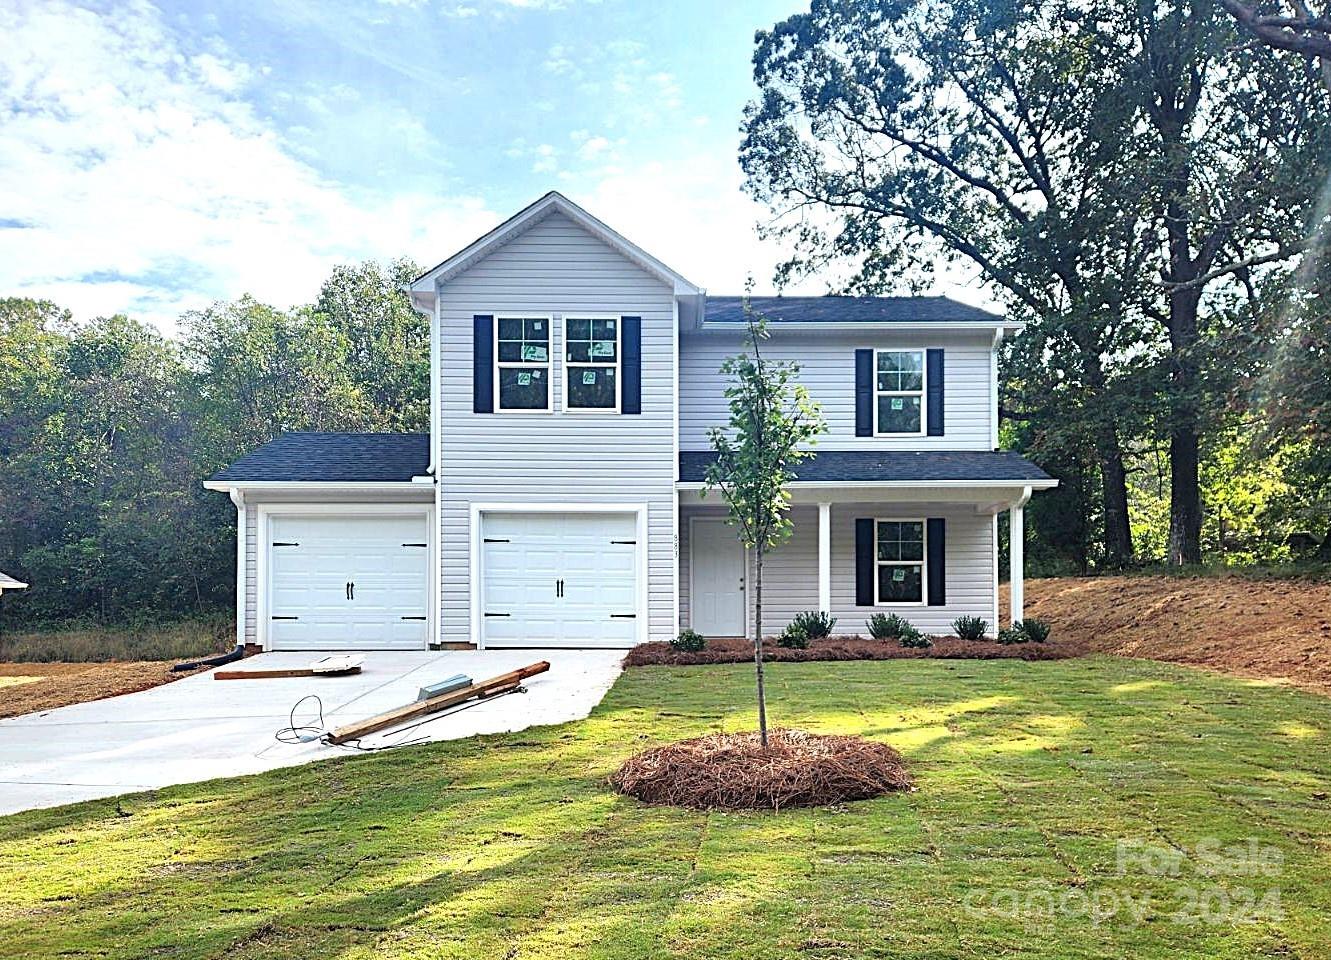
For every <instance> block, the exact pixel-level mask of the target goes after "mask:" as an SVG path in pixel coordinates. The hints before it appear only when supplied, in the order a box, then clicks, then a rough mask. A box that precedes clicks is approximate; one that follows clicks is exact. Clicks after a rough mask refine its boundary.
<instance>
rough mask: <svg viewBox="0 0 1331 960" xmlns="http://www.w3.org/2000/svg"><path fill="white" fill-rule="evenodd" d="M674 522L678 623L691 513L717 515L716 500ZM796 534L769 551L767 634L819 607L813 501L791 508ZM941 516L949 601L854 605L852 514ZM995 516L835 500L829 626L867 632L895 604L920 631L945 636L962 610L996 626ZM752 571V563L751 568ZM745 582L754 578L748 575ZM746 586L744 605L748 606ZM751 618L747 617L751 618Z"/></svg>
mask: <svg viewBox="0 0 1331 960" xmlns="http://www.w3.org/2000/svg"><path fill="white" fill-rule="evenodd" d="M681 512H682V514H683V517H682V519H681V521H680V534H681V542H680V551H679V557H680V561H679V562H680V575H679V579H680V607H679V615H680V625H681V626H682V627H683V626H688V625H689V596H688V591H687V584H688V581H689V550H688V546H689V544H688V540H687V531H688V528H689V525H688V518H689V517H690V516H720V515H722V511H719V510H717V508H715V507H686V508H684V509H683V510H682V511H681ZM790 516H791V520H792V522H793V523H794V533H793V534H792V536H791V538H790V539H789V540H788V541H786V542H785V543H783V544H782V545H781V546H780V547H778V548H777V549H775V550H773V551H771V552H770V553H768V554H767V558H766V561H765V562H764V575H763V632H764V634H766V635H768V636H773V635H775V634H777V633H780V632H781V631H782V630H783V629H785V626H786V624H788V623H789V622H790V621H791V620H792V619H794V617H795V615H796V614H797V613H800V612H801V611H804V610H817V609H818V508H817V507H815V506H803V505H801V506H796V507H794V508H793V509H792V510H791V514H790ZM893 516H897V517H909V516H918V517H924V516H929V517H943V518H944V519H946V520H947V534H946V536H947V549H946V557H945V565H946V573H947V603H946V604H945V605H943V606H939V607H930V606H922V605H919V604H897V605H890V604H888V605H883V606H874V607H860V606H856V605H855V520H856V518H857V517H874V518H877V517H893ZM993 529H994V525H993V518H992V517H990V516H987V515H981V514H977V513H975V510H974V508H973V507H971V506H969V505H966V506H958V505H956V504H951V505H949V504H919V503H911V504H902V503H897V504H892V503H837V504H833V506H832V558H831V559H832V584H831V586H832V610H831V613H832V615H833V616H834V617H836V618H837V625H836V628H835V629H834V630H833V633H834V634H836V635H839V636H852V635H855V634H858V635H860V636H866V637H867V636H868V631H867V630H866V629H865V626H864V621H865V620H867V619H868V618H869V617H870V616H871V615H872V614H874V613H877V612H883V613H888V612H892V611H895V612H897V613H899V614H900V615H901V616H903V617H905V618H906V619H907V620H909V621H910V622H911V623H913V624H914V625H915V626H917V627H918V628H919V629H920V630H922V631H924V632H925V633H928V634H933V635H949V634H951V632H952V621H953V620H955V619H956V618H957V617H961V616H974V617H982V618H984V619H985V620H987V621H988V622H989V628H990V631H991V632H992V630H993V629H994V596H995V591H996V584H995V583H994V568H993ZM750 573H752V569H750ZM749 582H750V583H752V577H751V576H750V581H749ZM753 600H754V598H753V595H752V590H750V596H749V608H750V611H752V608H753ZM750 622H752V621H750Z"/></svg>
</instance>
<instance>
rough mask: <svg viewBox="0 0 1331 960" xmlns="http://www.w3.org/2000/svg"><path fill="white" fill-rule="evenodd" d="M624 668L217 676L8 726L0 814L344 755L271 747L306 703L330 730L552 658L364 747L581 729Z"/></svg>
mask: <svg viewBox="0 0 1331 960" xmlns="http://www.w3.org/2000/svg"><path fill="white" fill-rule="evenodd" d="M319 656H320V655H319V654H317V653H316V654H311V653H295V652H293V653H265V654H260V655H259V656H257V657H251V658H249V659H248V660H244V661H241V662H239V663H233V664H228V665H227V666H226V667H223V668H222V669H227V670H235V669H244V670H274V669H287V668H296V667H308V666H309V665H310V663H311V662H312V661H313V660H316V659H318V657H319ZM623 656H624V651H623V650H485V651H472V650H445V651H438V652H435V651H420V652H414V651H412V652H405V651H395V652H389V651H374V652H370V653H367V654H366V655H365V664H364V666H363V668H362V672H361V673H359V674H354V675H352V676H345V677H317V676H316V677H291V678H277V679H268V680H214V679H213V677H212V673H211V672H209V673H204V674H199V675H196V676H191V677H186V678H185V679H183V680H177V681H174V682H173V683H167V684H163V685H162V686H160V687H153V688H152V689H151V690H144V691H143V692H141V693H131V694H126V695H125V696H121V697H113V698H111V699H109V700H96V701H93V702H91V703H79V704H75V705H73V706H69V707H60V708H59V709H56V710H47V711H44V712H42V713H34V714H27V715H25V716H21V717H11V718H9V719H7V720H0V814H6V813H15V812H17V811H19V810H28V809H33V808H36V807H53V806H58V805H60V804H64V803H74V802H76V801H79V800H90V799H93V798H95V797H109V796H114V795H115V794H119V793H127V792H131V791H135V790H146V789H152V788H155V787H164V786H168V785H170V784H175V783H192V782H195V781H199V780H211V779H212V778H214V777H228V776H234V775H236V774H243V773H258V772H260V771H263V770H271V769H273V768H274V767H286V766H293V765H295V764H299V763H308V762H309V761H311V760H322V759H326V758H328V757H337V756H345V755H346V754H347V753H348V752H349V751H348V749H347V748H343V747H331V746H326V745H324V744H321V743H318V742H310V743H297V744H284V743H278V742H277V741H276V740H275V739H274V737H273V735H274V733H275V732H276V731H277V730H279V729H280V728H282V727H286V726H288V724H289V723H290V720H289V714H290V712H291V708H292V706H294V705H295V703H296V701H298V700H299V699H300V698H301V697H303V696H305V695H306V694H309V693H314V694H318V695H319V697H320V698H321V699H322V700H323V716H324V723H325V725H326V727H327V728H328V729H330V730H331V729H332V728H333V727H337V726H341V725H343V724H346V723H350V722H352V721H354V720H362V719H364V718H366V717H370V716H373V715H374V714H377V713H382V712H384V711H385V710H391V709H392V708H394V707H398V706H401V705H403V704H405V703H411V702H412V701H413V700H415V699H416V694H417V693H418V692H419V690H420V688H421V687H423V686H425V685H426V684H428V683H431V682H434V681H437V680H443V679H446V678H447V677H450V676H452V675H453V674H456V673H463V674H466V675H467V676H469V677H471V678H472V679H473V680H484V679H487V678H489V677H492V676H496V675H498V674H501V673H505V672H506V671H509V670H514V669H516V668H518V667H520V666H523V665H525V664H528V663H534V662H536V661H537V660H549V661H550V670H549V672H548V673H543V674H541V675H539V676H536V677H532V678H531V679H529V680H527V681H526V682H525V685H526V687H527V692H526V693H519V694H513V695H510V696H505V697H498V698H495V699H493V700H486V701H482V702H480V703H478V704H476V705H475V706H472V707H470V708H468V709H465V710H462V711H460V712H458V713H453V714H449V715H446V716H442V717H440V718H439V719H436V720H433V721H431V722H429V723H426V724H424V725H423V726H420V727H418V728H416V729H414V730H412V731H410V732H408V733H405V734H402V733H395V732H394V731H391V730H389V731H385V732H384V733H382V734H377V735H375V736H373V737H367V738H366V739H365V741H364V745H365V746H377V745H384V744H390V743H395V742H399V741H414V740H418V739H421V738H425V739H429V740H455V739H458V738H461V737H469V736H472V735H473V734H478V733H503V732H506V731H513V730H523V729H526V728H527V727H534V726H542V725H546V724H554V723H564V722H567V721H569V720H577V719H581V718H582V717H585V716H587V714H588V713H590V712H591V709H592V708H593V707H594V706H596V704H598V703H599V702H600V701H601V698H602V697H603V696H605V693H606V691H607V690H609V689H610V686H611V684H613V683H614V681H615V678H616V677H617V676H618V675H619V671H620V666H619V662H620V660H621V659H622V658H623ZM296 722H297V723H298V724H301V723H316V722H317V719H316V713H315V706H314V704H313V703H312V702H309V701H307V702H306V703H304V704H302V706H301V709H300V711H299V712H298V713H297V715H296Z"/></svg>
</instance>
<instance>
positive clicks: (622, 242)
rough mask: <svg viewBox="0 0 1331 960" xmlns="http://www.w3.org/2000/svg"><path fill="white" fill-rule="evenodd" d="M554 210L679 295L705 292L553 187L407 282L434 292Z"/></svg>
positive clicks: (418, 289)
mask: <svg viewBox="0 0 1331 960" xmlns="http://www.w3.org/2000/svg"><path fill="white" fill-rule="evenodd" d="M553 213H562V214H563V215H564V216H566V217H568V218H569V219H570V220H572V221H573V222H574V223H576V224H578V225H579V226H580V227H582V228H583V229H585V230H586V231H587V232H588V233H590V234H592V235H593V236H595V237H597V238H598V239H600V240H602V241H603V242H605V243H606V244H608V245H609V246H610V247H612V248H613V249H615V250H617V251H618V252H619V253H621V254H622V255H623V256H624V257H626V258H627V259H629V260H630V261H632V262H633V263H635V264H637V265H638V266H639V267H641V268H642V269H644V270H646V271H647V272H648V273H650V274H652V275H653V276H655V277H657V278H659V279H660V280H662V281H664V282H665V283H667V284H669V285H670V286H671V287H672V288H673V289H674V292H675V294H676V295H677V296H697V295H698V294H701V293H702V288H701V287H698V286H696V285H694V284H692V283H690V282H689V281H688V280H686V279H684V277H682V276H681V275H680V274H678V273H676V272H675V271H674V270H672V269H670V267H668V266H666V265H665V264H664V263H662V262H661V261H660V260H658V259H656V258H655V257H653V256H652V255H651V254H650V253H648V252H647V251H646V250H644V249H642V247H639V246H638V245H637V244H634V243H631V242H630V241H628V240H626V239H625V238H624V237H623V236H621V235H620V234H618V233H616V232H615V231H614V230H611V229H610V228H609V227H608V226H606V225H605V224H604V223H602V222H601V221H600V220H598V219H596V218H595V217H593V216H592V215H591V214H590V213H588V212H587V211H586V210H584V209H583V208H582V207H580V206H578V205H577V204H576V203H574V202H573V201H572V200H570V199H569V198H568V197H566V196H564V195H563V194H562V193H560V192H559V191H557V190H551V191H550V192H549V193H547V194H546V195H545V196H543V197H541V199H539V200H537V201H536V202H535V203H532V204H529V205H528V206H526V207H524V208H523V209H521V210H519V211H518V212H517V213H515V214H513V216H511V217H509V218H508V219H507V220H505V221H504V222H503V223H501V224H500V225H499V226H497V227H495V228H494V229H493V230H491V231H490V232H489V233H487V234H485V236H483V237H479V238H478V239H476V240H474V241H472V242H471V243H469V244H468V245H467V246H465V247H463V248H462V249H461V250H459V251H458V252H457V253H455V254H453V255H452V256H451V257H449V258H448V259H447V260H444V261H443V262H442V263H439V264H437V265H436V266H434V267H432V268H430V269H429V270H426V271H425V272H424V273H422V274H421V275H420V276H419V277H417V278H416V279H415V280H413V281H411V283H410V284H409V285H408V286H409V287H410V289H411V292H412V293H413V294H419V293H433V292H434V285H435V284H436V283H441V282H445V281H448V280H451V279H452V278H453V277H455V276H457V275H458V274H459V273H461V272H462V271H463V270H466V269H467V268H468V267H470V266H471V265H472V264H474V263H476V262H478V261H479V260H481V259H483V258H484V257H486V256H488V255H489V254H490V253H492V252H493V251H494V250H495V249H497V248H498V247H501V246H503V245H504V244H506V243H508V242H509V241H510V240H513V239H514V238H515V237H518V236H521V235H522V234H523V233H525V232H526V231H527V230H530V229H531V228H532V227H533V226H535V225H536V224H538V223H540V222H541V221H542V220H544V219H545V218H546V217H548V216H550V215H551V214H553Z"/></svg>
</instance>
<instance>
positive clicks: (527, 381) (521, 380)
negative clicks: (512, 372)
mask: <svg viewBox="0 0 1331 960" xmlns="http://www.w3.org/2000/svg"><path fill="white" fill-rule="evenodd" d="M518 386H520V387H530V386H531V374H530V373H528V372H527V371H525V370H519V371H518Z"/></svg>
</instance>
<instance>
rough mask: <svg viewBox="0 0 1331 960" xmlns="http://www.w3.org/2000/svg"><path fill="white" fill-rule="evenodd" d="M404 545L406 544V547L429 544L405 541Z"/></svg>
mask: <svg viewBox="0 0 1331 960" xmlns="http://www.w3.org/2000/svg"><path fill="white" fill-rule="evenodd" d="M402 546H404V547H424V546H427V544H424V543H404V544H402Z"/></svg>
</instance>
